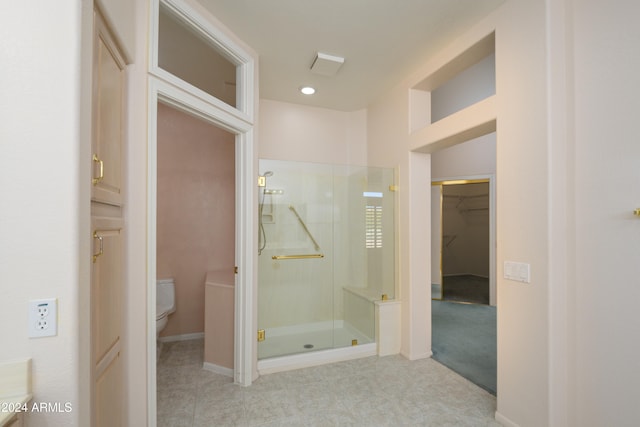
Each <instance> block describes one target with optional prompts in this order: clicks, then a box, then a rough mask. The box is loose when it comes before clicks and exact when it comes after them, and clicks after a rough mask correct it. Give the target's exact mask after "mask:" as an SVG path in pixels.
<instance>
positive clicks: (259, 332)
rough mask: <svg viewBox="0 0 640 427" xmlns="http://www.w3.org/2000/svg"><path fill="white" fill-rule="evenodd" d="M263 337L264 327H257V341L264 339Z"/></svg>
mask: <svg viewBox="0 0 640 427" xmlns="http://www.w3.org/2000/svg"><path fill="white" fill-rule="evenodd" d="M265 338H266V336H265V333H264V329H258V341H264V339H265Z"/></svg>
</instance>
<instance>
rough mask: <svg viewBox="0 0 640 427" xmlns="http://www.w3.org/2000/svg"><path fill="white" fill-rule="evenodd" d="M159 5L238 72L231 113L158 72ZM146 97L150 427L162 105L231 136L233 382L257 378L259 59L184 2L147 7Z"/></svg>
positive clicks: (216, 101)
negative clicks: (233, 192)
mask: <svg viewBox="0 0 640 427" xmlns="http://www.w3.org/2000/svg"><path fill="white" fill-rule="evenodd" d="M160 2H162V3H163V4H164V5H166V6H168V7H169V8H170V9H171V10H172V12H173V13H176V14H179V15H180V18H181V19H182V20H183V21H184V22H186V23H188V25H191V26H193V27H194V29H196V30H197V31H199V32H200V34H201V35H203V36H205V37H207V38H208V39H209V40H210V42H211V43H213V44H215V45H217V46H218V47H219V48H220V49H221V50H224V52H225V55H226V56H228V57H229V58H230V59H231V60H232V61H233V62H234V63H235V64H236V67H237V71H236V80H237V85H238V94H237V104H238V107H237V108H234V107H232V106H229V105H228V104H226V103H224V102H223V101H221V100H219V99H217V98H215V97H213V96H211V95H208V94H206V93H204V92H202V91H200V90H199V89H197V88H195V87H194V86H191V85H190V84H188V83H186V82H184V81H182V80H180V79H179V78H177V77H175V76H173V75H172V74H170V73H168V72H166V71H165V70H163V69H161V68H159V67H158V58H157V56H158V55H157V52H158V49H157V46H158V16H159V8H160ZM149 31H150V34H149V40H150V43H149V70H148V77H149V79H148V98H147V107H148V111H147V118H148V121H147V126H148V128H147V132H148V134H147V266H146V267H147V283H146V289H147V310H146V311H147V390H148V399H147V400H148V405H147V410H148V420H149V425H150V426H154V425H156V420H157V404H156V392H157V390H156V332H155V329H156V327H155V326H156V321H155V317H156V265H157V259H156V226H157V212H156V206H157V122H158V117H157V104H158V102H162V103H164V104H166V105H169V106H170V107H172V108H175V109H177V110H179V111H182V112H184V113H186V114H189V115H192V116H194V117H197V118H199V119H202V120H204V121H206V122H208V123H210V124H212V125H214V126H217V127H219V128H221V129H224V130H226V131H228V132H230V133H233V134H234V135H235V136H236V137H235V188H236V197H235V198H236V205H235V208H236V219H235V230H236V231H235V260H236V267H237V274H236V276H235V315H234V316H235V317H234V381H235V383H236V384H239V385H242V386H249V385H251V383H252V381H253V380H254V379H255V378H256V372H257V370H256V345H255V339H254V338H255V334H254V331H255V329H256V324H255V322H256V316H255V307H256V302H255V297H256V293H257V291H256V283H257V251H256V248H257V232H256V227H257V204H256V201H257V185H255V184H256V183H257V178H258V174H257V153H258V150H257V141H256V138H255V132H254V120H255V119H254V117H255V114H256V112H257V79H256V72H255V68H256V64H257V56H256V55H255V53H253V52H251V51H249V50H248V49H246V48H245V47H244V46H242V45H241V44H239V43H238V42H236V41H235V38H233V35H230V34H228V32H227V30H225V29H223V28H221V27H220V26H219V24H218V23H217V21H215V18H213V17H212V16H209V15H208V14H206V11H204V10H200V9H195V8H194V6H193V5H192V4H191V3H187V2H185V1H183V0H153V1H152V4H151V7H150V25H149Z"/></svg>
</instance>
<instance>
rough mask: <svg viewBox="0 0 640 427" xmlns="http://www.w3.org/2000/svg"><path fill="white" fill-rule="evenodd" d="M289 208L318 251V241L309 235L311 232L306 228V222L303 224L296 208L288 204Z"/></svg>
mask: <svg viewBox="0 0 640 427" xmlns="http://www.w3.org/2000/svg"><path fill="white" fill-rule="evenodd" d="M289 210H291V212H293V213H294V215H295V216H296V218H298V222H300V225H301V226H302V228H304V231H305V232H306V233H307V236H309V238H310V239H311V241H312V242H313V247H314V248H316V251H319V250H320V245H318V242H316V239H314V238H313V236H312V235H311V232H310V231H309V229H308V228H307V224H305V223H304V221H303V220H302V218H300V215H298V211H297V210H296V208H294V207H293V205H289ZM316 258H319V257H316Z"/></svg>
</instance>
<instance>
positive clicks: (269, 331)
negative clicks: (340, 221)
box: [258, 160, 334, 359]
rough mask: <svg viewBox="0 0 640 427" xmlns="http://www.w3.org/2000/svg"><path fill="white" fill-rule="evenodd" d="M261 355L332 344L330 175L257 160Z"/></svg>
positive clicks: (321, 168) (324, 169)
mask: <svg viewBox="0 0 640 427" xmlns="http://www.w3.org/2000/svg"><path fill="white" fill-rule="evenodd" d="M260 171H261V173H260V175H261V176H264V177H265V178H264V181H265V182H264V184H265V185H264V187H260V188H259V249H258V253H259V257H258V259H259V265H258V268H259V285H258V287H259V288H258V300H259V303H258V321H259V327H260V328H261V329H262V330H264V335H265V339H264V341H261V342H260V343H259V345H258V357H259V358H260V359H263V358H268V357H274V356H283V355H289V354H296V353H300V352H304V351H315V350H322V349H327V348H332V347H333V330H334V289H333V262H332V260H333V246H334V245H333V173H332V167H331V166H329V165H322V164H309V163H292V162H282V161H269V160H261V161H260Z"/></svg>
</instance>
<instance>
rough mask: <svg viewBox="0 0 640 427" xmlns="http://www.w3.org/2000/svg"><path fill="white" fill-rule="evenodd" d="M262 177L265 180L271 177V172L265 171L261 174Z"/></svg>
mask: <svg viewBox="0 0 640 427" xmlns="http://www.w3.org/2000/svg"><path fill="white" fill-rule="evenodd" d="M262 176H264V177H265V178H268V177H270V176H273V172H272V171H266V172H265V173H263V174H262Z"/></svg>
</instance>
